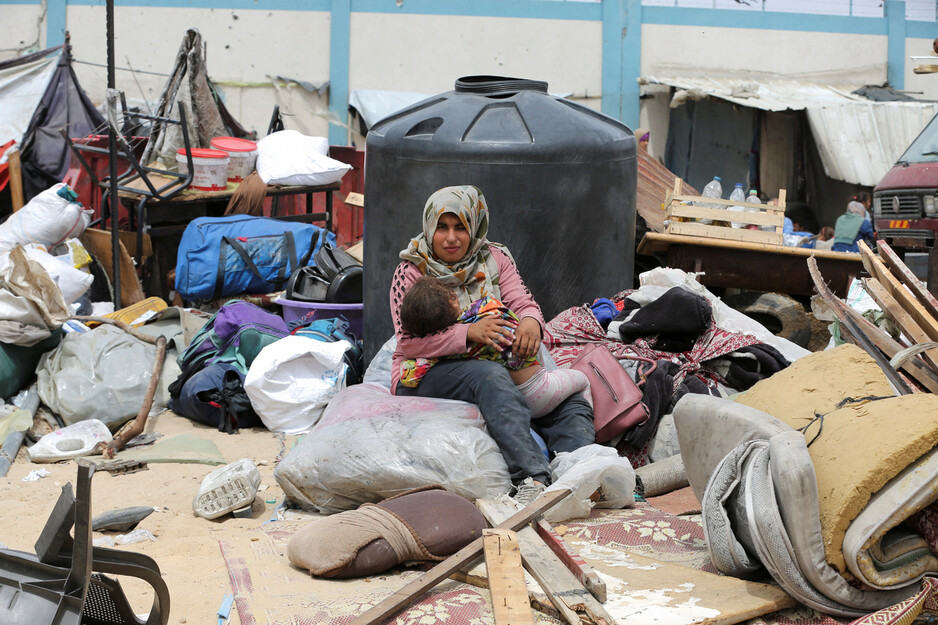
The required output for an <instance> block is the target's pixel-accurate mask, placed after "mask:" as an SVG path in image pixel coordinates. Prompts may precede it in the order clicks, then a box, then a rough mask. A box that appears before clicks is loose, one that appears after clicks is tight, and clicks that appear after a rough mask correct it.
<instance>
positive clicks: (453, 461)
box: [274, 383, 511, 514]
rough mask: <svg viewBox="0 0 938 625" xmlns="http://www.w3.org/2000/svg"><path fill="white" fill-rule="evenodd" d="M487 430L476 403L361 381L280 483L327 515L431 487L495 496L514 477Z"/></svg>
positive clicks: (292, 458)
mask: <svg viewBox="0 0 938 625" xmlns="http://www.w3.org/2000/svg"><path fill="white" fill-rule="evenodd" d="M484 425H485V424H484V422H483V421H482V418H481V416H480V415H479V409H478V408H477V407H476V406H475V405H474V404H469V403H466V402H462V401H455V400H450V399H432V398H425V397H398V396H394V395H391V394H390V393H389V392H388V391H387V389H385V388H382V387H381V386H380V385H378V384H370V383H366V384H356V385H355V386H350V387H349V388H346V389H344V390H342V391H340V392H339V393H338V394H337V395H336V396H335V398H333V400H332V401H331V402H330V403H329V406H328V407H327V408H326V411H325V412H324V413H323V416H322V419H321V420H320V421H319V423H318V424H317V425H316V427H314V428H313V429H312V430H311V431H310V432H309V434H307V435H306V436H305V437H304V438H303V440H301V441H300V442H299V444H298V445H297V446H296V447H294V448H293V450H292V451H291V452H290V453H289V454H287V456H286V458H284V459H283V460H282V461H281V462H280V464H279V465H277V468H276V469H275V470H274V478H275V479H276V480H277V483H278V484H279V485H280V487H281V488H282V489H283V491H284V493H286V494H287V496H288V497H289V498H290V499H291V500H292V501H294V502H296V503H298V504H299V505H300V507H301V508H304V509H306V510H317V511H319V512H322V513H325V514H332V513H335V512H341V511H343V510H352V509H355V508H357V507H358V506H360V505H361V504H363V503H366V502H370V503H376V502H378V501H381V500H382V499H386V498H388V497H392V496H394V495H398V494H400V493H402V492H404V491H406V490H410V489H412V488H417V487H420V486H427V485H429V484H442V485H443V486H445V487H446V490H448V491H450V492H454V493H456V494H458V495H461V496H463V497H465V498H466V499H469V500H475V499H477V498H480V497H482V498H486V499H494V498H495V497H497V496H498V495H501V494H504V493H507V492H508V490H509V489H510V488H511V480H510V478H509V475H508V467H507V466H506V465H505V460H504V459H503V458H502V454H501V452H500V451H499V450H498V446H497V445H496V444H495V441H493V440H492V439H491V438H490V437H489V435H488V434H486V432H485V429H484Z"/></svg>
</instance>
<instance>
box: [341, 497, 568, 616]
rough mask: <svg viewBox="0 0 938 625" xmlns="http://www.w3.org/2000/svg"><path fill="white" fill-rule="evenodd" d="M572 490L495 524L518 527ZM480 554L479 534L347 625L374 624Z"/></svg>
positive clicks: (399, 609)
mask: <svg viewBox="0 0 938 625" xmlns="http://www.w3.org/2000/svg"><path fill="white" fill-rule="evenodd" d="M571 492H572V491H571V490H570V489H564V490H559V491H554V492H551V493H545V494H543V495H541V496H540V497H538V498H537V499H535V500H534V501H532V502H531V503H530V504H528V506H527V507H526V508H524V509H523V510H521V511H519V512H518V513H516V514H515V515H513V516H512V517H511V518H510V519H508V520H507V521H505V522H504V523H500V524H499V525H498V527H500V528H504V529H510V530H518V529H521V528H522V527H524V526H525V525H527V524H528V523H530V522H531V521H533V520H534V519H536V518H537V517H539V516H540V515H541V514H543V513H544V512H545V511H547V510H550V509H551V508H553V507H554V506H556V505H557V504H559V503H560V502H561V501H563V500H564V499H565V498H566V497H567V495H569V494H570V493H571ZM481 554H482V538H481V537H479V538H477V539H475V540H474V541H472V542H471V543H469V544H468V545H466V546H465V547H463V548H462V549H460V550H459V551H457V552H456V553H454V554H453V555H451V556H450V557H448V558H447V559H445V560H443V561H442V562H440V563H439V564H437V565H436V566H435V567H433V568H432V569H430V570H429V571H427V572H426V573H424V574H423V575H421V576H420V577H418V578H417V579H415V580H414V581H412V582H410V583H409V584H407V585H406V586H404V587H403V588H401V589H400V590H398V591H397V592H395V593H393V594H392V595H391V596H390V597H388V598H387V599H385V600H384V601H381V602H380V603H378V604H377V605H375V606H373V607H372V608H370V609H369V610H366V611H365V612H363V613H362V614H360V615H358V617H356V618H355V619H354V620H353V621H352V622H351V623H349V625H374V624H375V623H379V622H381V621H383V620H384V619H386V618H390V617H391V616H394V615H395V614H397V613H398V612H399V611H401V610H402V609H403V608H405V607H406V606H408V605H410V604H411V603H413V602H414V601H416V600H417V598H419V597H420V596H422V595H423V594H424V593H425V592H427V591H428V590H430V589H431V588H433V587H434V586H436V585H437V584H438V583H440V582H441V581H443V580H444V579H446V578H447V577H449V576H450V574H452V573H454V572H456V571H458V570H460V569H462V568H464V567H466V566H470V565H471V564H472V563H474V562H475V561H476V560H478V559H479V556H480V555H481Z"/></svg>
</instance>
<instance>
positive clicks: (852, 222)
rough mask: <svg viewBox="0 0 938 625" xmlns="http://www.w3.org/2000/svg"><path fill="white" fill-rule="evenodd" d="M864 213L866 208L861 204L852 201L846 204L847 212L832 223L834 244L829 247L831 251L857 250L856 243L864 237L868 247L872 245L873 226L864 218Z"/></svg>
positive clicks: (858, 248) (873, 242)
mask: <svg viewBox="0 0 938 625" xmlns="http://www.w3.org/2000/svg"><path fill="white" fill-rule="evenodd" d="M865 214H866V208H864V206H863V204H860V203H859V202H853V201H852V202H850V203H849V204H847V212H845V213H844V214H843V215H841V216H840V217H838V218H837V222H836V223H835V224H834V246H833V247H832V248H831V249H832V250H833V251H835V252H859V251H860V247H859V245H857V243H858V242H859V241H860V239H861V238H863V239H865V240H866V242H867V244H868V245H869V246H870V247H873V246H874V244H875V241H874V237H875V235H874V234H873V226H872V225H870V221H869V220H868V219H866V218H864V215H865Z"/></svg>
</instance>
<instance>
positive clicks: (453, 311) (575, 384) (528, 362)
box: [400, 276, 589, 419]
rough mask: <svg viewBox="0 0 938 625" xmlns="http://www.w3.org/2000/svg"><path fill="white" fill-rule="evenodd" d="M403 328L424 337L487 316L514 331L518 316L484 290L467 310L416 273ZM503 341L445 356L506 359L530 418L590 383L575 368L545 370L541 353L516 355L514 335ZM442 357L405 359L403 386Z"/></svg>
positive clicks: (405, 302)
mask: <svg viewBox="0 0 938 625" xmlns="http://www.w3.org/2000/svg"><path fill="white" fill-rule="evenodd" d="M400 315H401V327H402V328H403V329H404V330H405V331H406V332H409V333H410V334H412V335H414V336H417V337H422V336H427V335H428V334H433V333H434V332H440V331H442V330H445V329H446V328H447V327H449V326H451V325H452V324H454V323H457V322H458V323H474V322H476V321H478V320H479V319H481V318H483V317H495V318H497V319H503V320H505V321H507V322H509V324H510V329H511V333H512V334H513V333H514V328H515V327H517V325H518V323H519V321H520V320H519V319H518V317H517V315H515V314H514V313H513V312H511V310H509V309H508V307H507V306H505V305H504V304H502V303H501V302H500V301H498V300H497V299H495V298H494V297H492V296H491V295H486V296H484V297H482V298H481V299H477V300H476V301H474V302H473V303H472V304H470V305H469V306H467V307H466V308H465V309H463V310H460V309H459V300H458V299H457V297H456V295H455V294H454V293H453V291H452V290H450V289H449V288H447V287H446V286H444V285H443V283H441V282H440V281H439V280H437V279H436V278H431V277H429V276H421V277H420V278H417V280H416V281H415V282H414V284H413V285H411V287H410V289H408V290H407V293H406V294H405V295H404V299H403V301H402V302H401V312H400ZM499 343H500V344H499V346H498V347H494V346H491V345H488V344H486V343H472V344H470V346H469V351H467V352H466V353H465V354H454V355H451V356H443V358H479V359H482V360H492V361H495V362H498V363H501V364H503V365H504V366H505V367H506V368H507V369H508V374H509V375H510V376H511V379H512V381H513V382H514V383H515V385H516V386H517V387H518V390H519V391H521V394H522V395H523V396H524V399H525V401H526V402H527V403H528V406H529V407H530V408H531V418H532V419H537V418H539V417H543V416H544V415H546V414H547V413H549V412H550V411H552V410H553V409H554V408H556V407H557V406H559V405H560V402H562V401H563V400H565V399H566V398H567V397H570V395H572V394H574V393H579V392H582V391H585V390H586V389H587V387H589V380H588V379H587V377H586V375H585V374H583V373H582V372H580V371H576V370H574V369H556V370H554V371H547V370H546V369H544V367H542V366H541V364H540V363H539V362H538V360H537V356H528V357H527V358H519V357H516V356H515V355H514V354H513V353H512V351H511V338H510V337H505V338H503V339H499ZM439 360H440V358H411V359H408V360H405V361H404V362H403V363H402V364H401V380H400V383H401V384H403V385H404V386H407V387H410V388H415V387H416V386H417V385H418V384H419V383H420V380H421V378H423V376H425V375H426V374H427V371H429V369H430V367H432V366H433V365H435V364H436V363H437V362H439Z"/></svg>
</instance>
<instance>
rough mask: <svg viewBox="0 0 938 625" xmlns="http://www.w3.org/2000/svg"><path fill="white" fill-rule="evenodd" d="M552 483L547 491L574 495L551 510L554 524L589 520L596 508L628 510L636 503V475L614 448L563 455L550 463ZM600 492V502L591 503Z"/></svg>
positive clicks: (585, 449)
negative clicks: (565, 490) (597, 492)
mask: <svg viewBox="0 0 938 625" xmlns="http://www.w3.org/2000/svg"><path fill="white" fill-rule="evenodd" d="M550 472H551V479H552V480H553V483H552V484H551V485H550V486H548V487H547V490H548V491H555V490H562V489H564V488H570V489H572V490H573V494H572V495H571V496H569V497H567V498H566V499H565V500H563V501H562V502H560V503H559V504H558V505H556V506H554V507H553V508H551V509H550V510H548V511H547V512H546V513H545V515H544V518H546V519H547V520H548V521H551V522H554V523H556V522H559V521H566V520H567V519H580V518H585V517H588V516H589V514H590V510H591V509H592V508H593V507H594V506H595V507H597V508H628V507H630V506H632V505H634V503H635V497H634V496H633V493H634V492H635V471H634V470H633V469H632V465H631V464H630V463H629V460H628V458H622V457H620V456H619V454H618V452H617V451H616V450H615V449H613V448H612V447H606V446H604V445H596V444H593V445H586V446H585V447H580V448H579V449H576V450H574V451H572V452H567V451H562V452H560V453H558V454H557V456H556V457H555V458H554V459H553V460H552V461H551V463H550ZM597 489H599V490H600V501H597V502H596V503H595V504H594V503H593V502H592V501H590V497H592V495H593V493H595V492H596V491H597Z"/></svg>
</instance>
